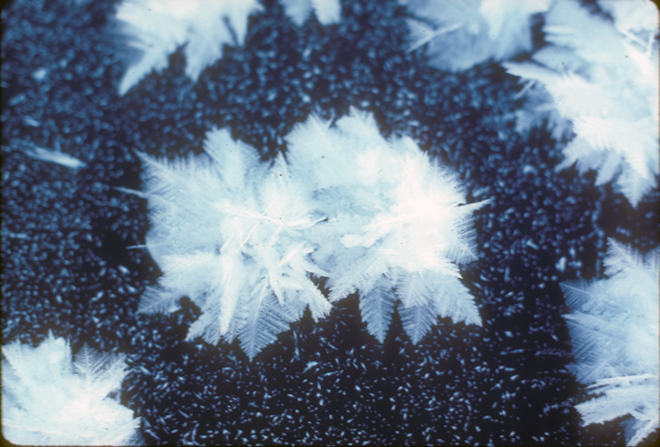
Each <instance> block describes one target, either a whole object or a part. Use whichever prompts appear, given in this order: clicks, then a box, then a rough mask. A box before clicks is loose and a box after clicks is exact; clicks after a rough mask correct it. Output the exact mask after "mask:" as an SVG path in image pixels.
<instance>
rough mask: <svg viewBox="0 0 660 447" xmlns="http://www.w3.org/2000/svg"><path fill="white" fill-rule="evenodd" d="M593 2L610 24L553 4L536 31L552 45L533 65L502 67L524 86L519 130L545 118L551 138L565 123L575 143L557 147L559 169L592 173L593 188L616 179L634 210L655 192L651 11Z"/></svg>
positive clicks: (638, 4)
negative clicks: (525, 96) (527, 99)
mask: <svg viewBox="0 0 660 447" xmlns="http://www.w3.org/2000/svg"><path fill="white" fill-rule="evenodd" d="M599 5H600V6H601V8H602V9H604V10H605V11H607V12H609V13H610V15H611V16H612V18H613V20H611V19H609V18H607V17H605V16H600V15H594V14H591V13H589V12H588V11H587V10H586V9H584V8H582V7H580V5H579V4H578V3H577V2H576V1H574V0H557V1H556V2H555V3H554V4H553V6H552V8H551V9H550V11H549V12H548V14H547V15H546V17H545V25H544V28H543V31H544V32H545V35H546V36H545V38H546V40H547V41H548V42H549V43H551V45H548V46H546V47H544V48H542V49H540V50H539V51H537V52H536V53H534V55H533V56H532V59H533V60H534V62H522V63H505V64H504V66H505V68H507V70H508V71H509V73H511V74H513V75H515V76H519V77H521V78H522V79H523V81H524V82H526V83H527V85H528V89H529V91H530V95H531V96H532V98H531V101H530V102H529V103H528V104H527V111H526V112H522V113H520V114H519V116H521V117H522V121H523V122H522V123H521V121H520V120H519V128H520V130H525V129H526V128H528V127H529V126H530V125H534V124H537V123H538V121H539V120H542V119H543V118H545V117H549V118H550V119H551V121H552V122H554V123H556V124H558V125H559V127H560V128H559V130H558V129H553V131H554V132H553V133H554V136H555V137H561V136H562V135H565V134H567V133H570V128H571V126H572V131H573V132H574V133H575V138H573V139H572V141H570V142H569V143H568V145H567V146H566V147H565V148H564V155H565V157H566V158H565V160H564V161H563V162H562V163H561V164H560V165H559V166H558V169H564V168H567V167H569V166H571V165H573V164H577V168H578V170H579V171H580V173H583V172H586V171H588V170H592V169H593V170H597V171H598V177H597V179H596V184H597V185H601V184H604V183H607V182H610V181H611V180H613V179H615V178H616V185H617V186H618V188H619V189H620V190H621V192H622V193H623V194H624V195H625V196H626V198H627V199H628V200H629V201H630V203H631V204H632V205H633V206H637V203H638V202H639V201H640V200H641V198H642V197H643V196H644V195H645V194H646V193H647V192H649V190H651V189H652V188H655V187H657V176H658V163H659V159H658V153H659V151H658V148H659V146H658V102H659V100H660V97H659V94H658V88H659V87H658V79H659V78H658V39H657V36H658V14H657V8H656V7H655V6H654V5H653V3H652V2H650V1H648V0H632V1H626V2H615V1H606V0H601V1H600V2H599ZM595 36H598V37H597V38H595ZM530 114H531V115H532V116H536V117H537V118H529V117H528V116H526V115H530ZM562 120H567V121H568V123H569V126H567V125H566V124H564V123H563V122H562ZM551 127H552V124H551Z"/></svg>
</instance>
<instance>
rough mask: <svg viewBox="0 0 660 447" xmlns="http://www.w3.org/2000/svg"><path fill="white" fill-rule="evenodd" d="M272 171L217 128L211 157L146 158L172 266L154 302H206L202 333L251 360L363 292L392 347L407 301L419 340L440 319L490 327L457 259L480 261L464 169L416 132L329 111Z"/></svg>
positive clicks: (375, 328) (157, 239) (156, 228)
mask: <svg viewBox="0 0 660 447" xmlns="http://www.w3.org/2000/svg"><path fill="white" fill-rule="evenodd" d="M285 139H286V141H287V142H288V147H289V149H288V152H287V155H286V157H287V159H286V161H285V159H284V156H282V155H280V156H278V157H277V158H276V159H275V160H274V162H273V164H272V165H271V166H270V167H266V166H264V165H263V164H262V163H260V161H259V158H258V156H257V152H256V150H254V149H253V148H250V147H249V146H247V145H245V144H243V143H240V142H237V141H234V140H232V139H231V136H230V135H229V132H228V131H227V130H215V131H213V132H210V133H209V135H208V137H207V141H206V144H205V146H204V148H205V150H206V155H204V156H201V157H192V158H190V159H189V160H186V161H177V162H171V163H165V162H159V161H154V160H152V159H151V158H149V157H146V156H144V157H143V159H144V162H145V165H146V176H145V185H146V186H145V192H146V195H147V197H148V199H149V209H150V218H151V222H152V228H151V231H150V232H149V235H148V236H147V246H148V248H149V250H150V252H151V253H152V255H153V257H154V259H155V260H156V262H157V263H158V264H159V265H160V267H161V268H162V270H163V272H164V273H163V276H162V278H161V279H160V281H159V285H158V286H157V287H153V288H150V289H148V290H147V292H146V293H145V295H144V297H143V299H142V302H141V307H140V310H141V311H143V312H157V311H168V310H170V309H172V308H176V301H177V300H178V299H179V298H180V297H181V296H184V295H185V296H188V297H190V298H191V299H192V300H193V301H194V302H195V303H197V304H198V305H199V306H200V307H201V308H202V312H203V314H202V316H201V317H200V319H199V320H198V321H196V322H195V323H194V324H193V325H192V327H191V328H190V332H189V334H188V338H189V339H193V338H195V337H197V336H202V337H204V339H205V340H206V341H208V342H210V343H214V344H215V343H217V342H218V341H219V340H220V339H225V340H227V341H231V340H233V339H234V338H235V337H238V338H239V340H240V341H241V346H242V348H243V349H244V350H245V352H246V353H247V354H248V356H249V357H250V358H253V357H254V356H255V355H256V354H257V353H258V352H259V351H260V350H261V349H262V348H263V347H265V346H266V345H268V344H269V343H271V342H273V341H275V339H276V336H277V334H279V333H280V332H283V331H284V330H286V329H287V328H288V324H289V323H291V322H293V321H296V320H298V319H300V318H301V317H302V314H303V312H304V310H305V309H306V308H307V307H309V308H310V310H311V313H312V317H313V318H314V319H315V320H318V319H319V318H322V317H324V316H325V315H326V314H327V313H328V311H329V308H330V303H329V302H328V301H327V300H326V299H325V297H324V296H323V294H322V293H321V292H320V291H319V290H318V288H317V287H316V285H315V284H314V282H313V281H312V279H311V277H312V275H317V276H325V277H328V284H329V287H330V289H331V294H330V301H331V302H333V301H337V300H339V299H342V298H344V297H346V296H348V295H349V294H351V293H353V292H355V291H359V293H360V309H361V311H362V316H363V319H364V321H366V323H367V328H368V330H369V332H371V333H372V334H373V335H374V336H375V337H376V338H377V339H378V340H380V341H383V340H384V338H385V334H386V332H387V329H388V326H389V323H390V320H391V315H392V311H393V309H394V305H395V301H396V300H397V299H399V300H401V304H400V306H399V312H400V313H401V316H402V318H403V321H404V326H405V329H406V331H407V332H408V334H409V335H410V337H411V338H412V340H413V341H414V342H417V341H419V340H420V339H421V337H422V336H423V335H424V334H425V333H426V332H427V331H428V329H429V328H430V327H431V325H432V324H434V323H435V321H436V320H437V318H438V316H441V317H448V318H451V319H452V320H454V321H463V322H465V323H467V324H480V323H481V320H480V318H479V313H478V311H477V308H476V306H475V304H474V302H473V299H472V296H471V295H470V294H469V292H468V290H467V289H466V287H465V286H464V285H463V284H462V283H461V281H460V272H459V270H458V266H457V264H460V263H464V262H469V261H471V260H473V259H476V255H475V250H474V247H473V244H472V230H471V228H470V218H471V215H472V211H474V210H475V209H476V208H477V207H479V206H480V204H471V205H467V204H464V202H465V195H464V193H463V191H462V188H461V187H460V185H459V183H458V181H457V179H456V178H455V176H454V175H452V174H450V173H448V172H447V171H445V170H442V169H440V168H439V167H438V166H436V165H434V164H433V163H431V162H430V160H429V158H428V156H427V155H426V154H425V153H423V152H422V151H420V149H419V148H418V147H417V145H416V144H415V143H414V142H413V141H412V140H411V139H409V138H396V139H392V140H391V141H386V140H384V139H383V137H382V136H381V135H380V133H379V131H378V128H377V126H376V123H375V121H374V120H373V118H372V117H371V116H369V115H366V114H357V113H355V112H352V114H351V115H350V116H348V117H345V118H342V119H340V120H339V121H337V123H336V126H335V127H330V124H329V123H327V122H323V121H321V120H319V119H318V118H316V117H311V118H309V119H308V120H307V121H306V122H305V123H303V124H301V125H299V126H298V127H296V128H295V129H294V131H293V132H292V133H291V134H289V135H288V136H287V137H286V138H285Z"/></svg>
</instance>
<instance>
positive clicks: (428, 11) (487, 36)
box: [399, 0, 551, 71]
mask: <svg viewBox="0 0 660 447" xmlns="http://www.w3.org/2000/svg"><path fill="white" fill-rule="evenodd" d="M550 2H551V0H526V1H519V0H399V3H401V4H403V5H406V6H407V7H408V11H409V12H410V14H411V15H412V16H413V18H412V19H410V20H409V21H408V26H409V28H410V40H411V41H412V44H411V47H410V50H411V51H412V50H416V49H417V48H420V47H423V46H426V48H427V51H426V53H427V54H428V56H429V58H430V64H431V65H433V66H434V67H436V68H439V69H441V70H449V71H462V70H467V69H469V68H472V67H473V66H474V65H477V64H480V63H482V62H486V61H488V60H489V59H493V60H496V61H500V60H504V59H509V58H511V57H514V56H516V55H518V54H520V53H523V52H526V51H530V50H531V49H532V38H531V26H532V23H531V18H532V16H533V15H534V14H536V13H539V12H543V11H545V10H547V9H548V6H549V5H550Z"/></svg>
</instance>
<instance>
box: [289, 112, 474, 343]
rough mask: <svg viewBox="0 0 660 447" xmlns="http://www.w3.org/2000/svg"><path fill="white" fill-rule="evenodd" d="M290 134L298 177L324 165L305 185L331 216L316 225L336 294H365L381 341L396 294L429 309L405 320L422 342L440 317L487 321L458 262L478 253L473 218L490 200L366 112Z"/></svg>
mask: <svg viewBox="0 0 660 447" xmlns="http://www.w3.org/2000/svg"><path fill="white" fill-rule="evenodd" d="M287 142H288V147H289V152H288V153H287V158H288V160H289V162H290V164H291V170H292V172H293V173H294V174H295V175H296V177H297V178H304V177H305V176H306V171H307V170H308V169H309V168H308V166H316V169H314V175H313V177H311V179H312V181H308V182H306V184H305V185H302V186H301V187H305V188H308V189H309V190H310V194H311V195H312V196H313V197H315V198H316V200H317V202H318V206H319V207H320V209H321V210H322V213H323V214H324V215H326V216H328V220H327V222H325V223H324V225H323V226H322V227H319V229H318V230H319V231H317V232H314V233H313V236H315V237H316V238H317V240H318V246H319V249H318V250H316V251H315V252H314V253H313V257H314V259H315V260H316V262H317V264H318V265H319V266H321V267H322V268H323V269H324V270H325V271H327V272H329V280H328V285H329V287H330V301H332V302H335V301H337V300H340V299H342V298H345V297H346V296H348V295H350V294H351V293H353V292H358V293H359V295H360V310H361V313H362V318H363V320H364V321H365V322H366V323H367V329H368V330H369V332H370V333H371V334H372V335H374V336H375V337H376V338H377V339H378V340H380V341H381V342H382V341H383V340H384V337H385V334H386V331H387V326H388V325H389V322H390V320H391V312H392V311H393V309H394V301H395V299H398V300H400V301H401V306H403V307H401V306H400V309H405V311H404V312H408V313H410V312H413V311H412V310H409V309H413V310H414V312H417V311H422V312H423V313H424V314H425V316H424V317H422V316H421V314H420V316H419V317H415V318H404V319H403V321H404V328H405V330H406V332H407V333H408V334H409V336H410V337H411V339H412V340H413V342H415V343H416V342H417V341H419V340H420V339H421V338H422V336H423V335H424V334H425V333H426V332H427V331H428V329H430V327H431V325H432V324H434V323H435V322H436V321H437V318H438V316H441V317H449V318H451V319H452V320H453V321H455V322H459V321H463V322H465V323H467V324H481V319H480V317H479V313H478V310H477V308H476V306H475V305H474V302H473V299H472V296H471V295H470V294H469V293H468V292H467V289H466V288H465V286H464V285H463V284H462V282H461V281H460V279H459V278H460V271H459V268H458V265H459V264H461V263H467V262H470V261H473V260H475V259H476V258H477V257H476V249H475V247H474V243H473V230H472V229H471V216H472V212H473V211H474V210H475V209H477V208H479V207H480V206H482V205H483V204H484V202H481V203H479V204H470V205H466V204H465V201H466V200H465V193H464V191H463V189H462V187H461V185H460V184H459V182H458V179H457V178H456V176H455V175H453V174H451V173H450V172H449V171H447V170H445V169H442V168H441V167H440V166H438V165H436V164H434V163H432V162H431V160H430V159H429V157H428V155H427V154H425V153H424V152H422V151H421V150H420V149H419V147H418V146H417V145H416V144H415V143H414V142H413V141H412V140H411V139H410V138H408V137H401V138H392V139H390V140H389V141H388V140H385V139H384V138H383V137H382V136H381V134H380V132H379V131H378V127H377V125H376V122H375V120H374V119H373V117H372V116H371V115H369V114H366V113H363V112H362V113H361V112H357V111H356V110H352V111H351V114H350V115H348V116H346V117H344V118H341V119H339V120H338V121H337V122H336V124H335V126H334V127H330V126H329V123H327V122H323V121H321V120H319V119H317V118H310V119H309V120H308V121H307V122H306V123H304V124H302V125H300V126H298V127H297V128H296V129H294V130H293V132H292V133H291V134H290V135H289V136H288V137H287ZM411 284H414V285H415V286H414V287H416V289H415V290H412V289H411V287H410V286H411ZM422 309H423V310H422Z"/></svg>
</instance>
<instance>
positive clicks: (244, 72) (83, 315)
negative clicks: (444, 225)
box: [2, 0, 658, 445]
mask: <svg viewBox="0 0 660 447" xmlns="http://www.w3.org/2000/svg"><path fill="white" fill-rule="evenodd" d="M265 3H266V4H265V11H264V12H263V13H261V14H259V15H256V16H254V17H252V19H251V21H250V27H249V31H248V37H247V40H246V44H245V45H244V46H243V47H238V48H226V51H225V56H224V58H223V59H222V60H220V61H219V62H217V63H215V64H214V65H213V66H212V67H210V68H208V69H206V70H205V71H204V72H203V73H202V75H201V76H200V78H199V80H198V82H196V83H194V82H192V81H190V80H189V79H188V78H186V77H185V75H184V73H183V70H184V67H185V60H184V57H183V53H182V51H181V50H179V51H178V52H177V53H175V54H173V55H172V56H171V57H170V60H169V67H168V68H167V69H165V70H163V71H162V73H160V74H157V73H152V74H150V75H148V76H147V77H146V78H144V79H143V80H142V81H141V82H140V83H139V84H138V85H137V86H135V87H134V88H132V89H131V90H130V91H129V92H128V93H127V94H126V95H125V96H124V97H120V96H119V95H118V94H117V87H118V83H119V80H120V79H121V76H122V74H123V72H124V70H125V68H126V54H127V49H126V46H125V43H124V42H122V41H121V40H120V39H119V38H118V37H117V36H118V34H117V24H116V23H115V22H114V19H113V18H112V17H113V13H114V10H115V7H116V3H115V2H113V1H89V0H76V1H73V0H15V1H12V2H10V3H9V4H8V5H7V6H6V7H5V8H4V9H3V13H2V21H3V38H2V59H3V60H2V158H3V167H2V263H3V273H2V312H3V318H2V337H3V344H6V343H8V342H11V341H13V340H21V341H23V342H26V343H32V344H38V343H40V342H41V341H42V340H43V339H44V338H45V337H46V336H47V334H48V332H49V331H52V333H53V334H54V335H56V336H61V337H65V338H67V339H68V340H70V342H71V344H72V347H73V350H74V352H75V351H77V350H78V349H79V348H80V347H81V346H83V344H85V343H87V344H89V345H90V346H91V347H93V348H96V349H99V350H102V351H118V352H123V353H125V354H127V356H128V363H129V367H130V373H129V375H128V376H127V378H126V380H125V382H124V386H123V394H122V403H123V404H124V405H126V406H128V407H129V408H131V409H132V410H134V411H135V413H136V415H138V416H139V417H141V420H142V426H141V432H142V436H143V437H144V440H145V442H146V443H147V444H151V445H156V444H215V445H224V444H249V445H262V444H312V445H318V444H327V445H337V444H371V445H456V444H458V445H465V444H479V445H486V444H494V445H594V444H595V445H622V444H623V443H624V442H625V440H624V437H623V431H622V429H621V428H620V425H619V424H618V422H619V421H615V422H613V423H609V424H604V425H596V426H594V427H586V428H584V427H582V426H581V425H580V418H579V415H578V413H577V412H576V411H575V410H574V409H573V405H574V404H575V403H577V402H579V401H581V400H584V398H585V389H584V387H583V386H581V385H579V384H577V383H576V382H575V380H574V379H573V377H572V376H571V375H570V374H569V373H568V372H567V370H566V365H567V364H569V363H570V362H571V361H572V358H571V354H570V349H571V345H570V338H569V335H568V330H567V327H566V324H565V322H564V320H563V318H562V315H563V314H564V313H566V312H567V309H566V307H565V305H564V300H563V297H562V293H561V290H560V287H559V283H560V282H562V281H566V280H570V279H576V278H585V279H591V278H594V277H598V275H601V274H602V267H601V265H600V263H599V259H602V258H603V255H604V253H605V250H606V240H607V237H615V238H616V239H617V240H619V241H622V242H625V243H630V244H632V245H633V247H635V248H636V249H639V250H643V251H646V250H648V249H650V248H653V247H655V246H657V244H658V240H657V222H658V196H657V193H655V195H652V196H649V197H647V198H646V199H645V200H644V201H643V202H642V203H641V204H640V205H639V206H638V208H637V209H636V210H635V209H632V208H631V207H630V205H629V204H628V202H627V201H626V200H625V198H623V197H622V196H621V195H619V194H617V193H615V192H613V191H612V189H611V188H610V187H608V186H605V187H600V188H597V187H595V186H594V176H593V175H592V174H587V175H585V176H583V177H579V176H578V175H576V172H575V171H574V170H573V169H569V170H567V171H564V172H560V173H557V172H556V171H555V170H554V169H553V168H554V166H555V165H556V164H557V163H558V162H559V161H560V160H561V147H562V144H563V142H556V141H553V140H552V139H551V138H550V137H549V134H548V132H547V131H546V130H544V129H537V130H533V131H532V132H530V134H529V135H526V136H521V135H519V134H518V133H516V132H515V130H514V127H515V122H514V119H513V116H514V115H513V112H515V110H516V109H517V108H518V107H520V106H521V102H520V100H519V99H516V98H517V96H516V94H517V93H518V92H519V90H520V87H519V86H518V85H517V84H516V82H515V80H514V79H512V78H510V77H508V76H507V75H506V74H505V73H504V72H503V70H502V69H501V68H500V67H498V66H496V65H488V64H486V65H483V66H478V67H476V68H474V69H472V70H470V71H468V72H466V73H462V74H446V73H442V72H440V71H438V70H435V69H432V68H430V67H428V66H427V65H426V63H425V60H424V57H423V55H421V54H418V53H406V51H405V43H406V33H407V31H406V29H407V28H406V22H405V11H404V9H403V8H401V7H400V6H397V4H396V2H395V1H392V0H387V1H381V0H378V1H377V0H373V1H368V0H359V1H345V2H343V20H342V21H341V23H340V24H339V25H336V26H330V27H325V28H324V27H322V26H320V25H319V24H318V22H317V21H316V19H314V18H313V19H311V20H309V21H308V22H307V23H306V24H305V25H304V26H302V27H296V26H294V25H292V24H291V22H290V21H288V20H287V19H286V18H285V16H284V14H283V11H282V8H281V6H279V4H277V3H275V2H273V1H267V2H265ZM351 106H353V107H356V108H358V109H364V110H368V111H371V112H373V113H374V114H375V116H376V118H377V120H378V123H379V126H380V127H381V131H382V132H383V134H385V135H392V134H394V135H403V134H407V135H410V136H411V137H413V138H414V139H415V140H416V141H417V142H418V143H419V144H420V147H422V148H423V149H424V150H427V151H429V152H430V153H431V154H433V155H434V156H436V157H437V158H438V159H439V160H440V161H441V162H442V163H443V164H445V165H447V166H450V167H451V168H453V169H454V170H455V171H457V172H458V173H459V174H460V177H461V179H462V180H464V182H465V184H466V185H467V189H468V191H470V195H469V199H470V200H483V199H487V198H490V199H491V200H492V203H491V205H490V206H487V207H485V208H482V210H480V211H478V212H477V213H476V216H475V227H476V229H477V243H478V247H479V250H480V254H481V257H480V259H479V260H478V261H476V262H474V263H472V264H470V265H469V266H467V267H465V268H464V269H463V277H464V278H465V283H466V285H468V287H470V289H471V292H472V293H473V295H474V297H475V300H476V303H477V305H478V307H479V310H480V313H481V316H482V318H483V322H484V324H483V326H482V327H476V326H465V325H463V324H453V323H451V321H439V323H438V325H437V326H436V327H434V329H433V330H432V331H431V333H430V334H428V335H427V336H426V337H425V338H424V339H423V340H422V341H421V342H419V343H418V344H417V345H413V344H412V343H411V342H410V340H409V339H408V338H407V336H406V335H405V334H404V333H403V330H402V326H401V322H400V320H399V319H398V316H396V315H395V316H394V319H393V322H392V326H391V328H390V331H389V335H388V337H387V338H386V340H385V342H384V343H383V344H380V343H378V342H377V341H376V340H375V339H374V338H373V337H371V336H370V335H369V334H368V333H367V331H366V329H365V326H364V324H363V323H362V322H361V320H360V316H359V309H358V305H357V298H356V297H354V296H353V297H349V298H348V299H346V300H344V301H341V302H339V303H338V304H337V305H336V306H335V308H334V310H333V311H332V313H331V315H330V316H329V317H328V318H327V319H326V320H324V321H321V322H319V323H314V322H313V321H312V319H311V317H310V316H309V315H307V316H305V317H304V318H303V320H302V321H300V322H299V323H296V324H294V325H293V326H292V329H291V330H290V331H288V332H285V333H283V334H281V335H280V337H279V339H278V341H277V342H276V343H274V344H272V345H271V346H269V347H267V348H266V349H264V350H263V351H262V352H261V353H260V354H259V355H258V356H257V357H256V358H255V359H254V360H253V361H252V362H250V361H248V359H247V357H246V356H245V355H244V354H243V352H242V351H241V350H240V348H239V347H238V345H237V344H236V343H235V344H233V345H226V344H220V345H219V346H210V345H208V344H206V343H203V342H202V341H196V342H186V341H184V339H185V336H186V333H187V328H188V326H189V324H190V323H191V322H192V321H194V319H195V318H196V317H197V316H198V315H199V312H200V311H199V309H198V308H196V307H195V306H194V305H193V304H192V303H191V302H190V300H188V299H187V298H183V299H182V302H181V309H180V310H178V311H177V312H175V313H172V314H169V315H149V316H147V315H142V314H137V313H136V310H137V306H138V302H139V299H140V296H141V293H142V292H143V291H144V289H145V287H146V286H147V285H152V284H154V283H155V281H156V280H157V278H158V276H159V270H158V268H157V267H156V266H155V264H154V263H153V261H152V260H151V258H150V256H149V255H148V253H147V252H145V251H144V250H143V249H141V248H139V247H137V248H136V247H135V246H139V245H140V244H143V243H144V238H145V234H146V232H147V230H148V226H149V223H148V216H147V214H146V208H145V201H144V200H143V199H141V198H140V197H138V196H136V195H131V194H127V193H126V192H124V191H123V190H122V189H121V188H130V189H138V190H139V189H140V188H141V184H140V171H141V165H140V161H139V159H138V158H137V156H136V152H137V151H140V152H145V153H147V154H151V155H155V156H168V157H176V156H182V155H186V154H188V153H190V152H195V153H199V152H201V150H202V142H203V139H204V135H205V133H206V132H207V131H208V130H210V129H211V128H213V127H214V126H217V127H224V126H229V127H230V128H231V130H232V133H233V136H234V137H235V138H239V139H241V140H243V141H245V142H247V143H249V144H250V145H253V146H254V147H256V148H258V149H259V150H260V151H261V153H262V156H263V158H264V160H267V159H269V158H272V157H273V156H274V155H275V154H276V153H277V152H278V151H286V146H285V143H284V142H283V136H285V135H286V134H287V133H288V132H289V131H290V130H291V129H292V128H293V126H294V125H295V124H296V123H298V122H302V121H304V120H305V119H306V118H307V117H308V116H309V114H310V113H312V112H315V113H318V114H319V115H321V116H323V117H326V118H332V117H340V116H342V115H344V114H346V113H347V112H348V110H349V107H351ZM30 146H38V147H45V148H50V149H57V148H60V149H61V150H62V151H63V152H66V153H68V154H70V155H72V156H74V157H77V158H78V159H80V160H82V161H84V162H85V163H86V167H83V168H81V169H77V170H74V169H70V168H67V167H65V166H61V165H58V164H53V163H47V162H44V161H41V160H36V159H33V158H30V157H28V156H27V155H26V152H25V148H26V147H30ZM118 187H120V189H117V188H118ZM652 441H653V440H651V442H652Z"/></svg>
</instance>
